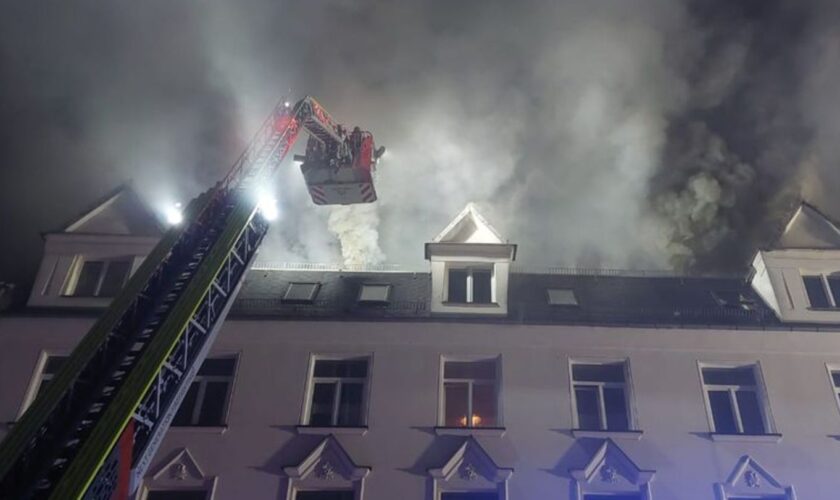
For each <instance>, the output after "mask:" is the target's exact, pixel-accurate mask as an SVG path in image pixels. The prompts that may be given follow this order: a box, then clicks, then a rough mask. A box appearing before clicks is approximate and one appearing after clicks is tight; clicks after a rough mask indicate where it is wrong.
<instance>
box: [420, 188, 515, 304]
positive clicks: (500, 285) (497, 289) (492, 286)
mask: <svg viewBox="0 0 840 500" xmlns="http://www.w3.org/2000/svg"><path fill="white" fill-rule="evenodd" d="M515 257H516V245H513V244H510V243H507V242H505V241H504V240H502V237H501V236H500V235H499V233H498V232H497V231H496V230H495V229H494V228H493V226H491V225H490V223H489V222H487V220H486V219H485V218H484V217H482V216H481V214H480V213H479V212H478V210H477V209H476V207H475V205H473V204H472V203H470V204H468V205H467V206H466V207H465V208H464V210H462V211H461V213H460V214H458V216H457V217H455V219H454V220H453V221H452V222H451V223H450V224H449V225H448V226H446V228H445V229H444V230H443V231H441V233H440V234H438V235H437V236H436V237H435V239H434V240H433V241H432V242H431V243H426V259H427V260H429V261H430V263H431V272H432V300H431V311H432V313H439V314H447V313H448V314H475V315H505V314H507V312H508V276H509V274H510V264H511V262H512V261H513V260H514V259H515Z"/></svg>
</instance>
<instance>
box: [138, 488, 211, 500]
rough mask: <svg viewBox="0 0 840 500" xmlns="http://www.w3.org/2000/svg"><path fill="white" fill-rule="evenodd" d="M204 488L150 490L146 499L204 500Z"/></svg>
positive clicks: (205, 494) (205, 497)
mask: <svg viewBox="0 0 840 500" xmlns="http://www.w3.org/2000/svg"><path fill="white" fill-rule="evenodd" d="M206 499H207V491H206V490H203V489H201V490H151V491H149V492H148V493H147V494H146V500H206Z"/></svg>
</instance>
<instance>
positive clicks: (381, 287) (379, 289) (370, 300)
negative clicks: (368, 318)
mask: <svg viewBox="0 0 840 500" xmlns="http://www.w3.org/2000/svg"><path fill="white" fill-rule="evenodd" d="M390 295H391V285H389V284H374V283H365V284H363V285H362V288H361V290H360V291H359V302H362V303H366V304H384V303H387V302H388V298H389V297H390Z"/></svg>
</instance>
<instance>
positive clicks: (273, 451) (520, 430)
mask: <svg viewBox="0 0 840 500" xmlns="http://www.w3.org/2000/svg"><path fill="white" fill-rule="evenodd" d="M91 323H92V320H91V319H61V318H23V317H0V421H2V422H7V421H11V420H14V419H15V418H16V417H17V412H18V409H19V406H20V404H21V401H22V400H23V397H24V393H25V391H26V387H27V386H28V384H29V380H30V377H31V376H32V374H33V370H34V367H35V364H36V363H37V360H38V358H39V355H40V353H41V352H42V351H43V350H47V351H53V352H66V351H68V350H69V349H70V348H71V347H72V346H73V345H74V344H75V343H76V342H77V341H78V339H79V338H80V336H81V335H82V334H83V332H84V331H85V329H86V328H87V327H88V326H89V325H90V324H91ZM214 352H215V353H225V354H227V353H238V354H239V355H240V362H239V369H238V373H237V375H236V381H235V387H234V389H233V396H232V398H233V399H232V404H231V409H230V412H229V415H228V423H229V428H228V429H227V430H226V432H224V433H220V432H218V431H213V432H208V431H207V430H202V429H175V430H172V431H171V432H170V433H169V435H168V436H167V438H166V440H165V442H164V445H163V447H162V449H161V450H160V452H159V454H158V457H157V458H156V462H155V464H153V466H152V469H153V470H154V469H155V468H156V467H158V466H159V464H161V463H163V462H165V461H166V460H167V459H168V458H170V457H171V456H172V455H173V454H174V453H175V451H176V450H178V449H180V448H181V447H185V446H186V447H188V448H189V450H190V452H191V453H192V454H193V456H194V457H195V459H196V461H197V462H198V464H199V465H200V467H201V468H202V469H203V471H204V472H205V474H206V475H208V476H218V482H217V487H216V495H215V498H216V499H241V498H248V499H282V498H283V495H284V492H285V488H284V484H283V480H282V474H281V470H282V467H283V466H286V465H293V464H296V461H297V460H299V459H300V458H302V457H303V456H305V455H306V454H307V453H308V452H309V451H310V450H311V449H312V448H313V447H314V446H315V445H316V444H317V442H318V441H319V440H320V438H321V437H320V436H300V435H298V434H297V433H296V430H295V426H296V424H298V423H299V421H300V415H301V409H302V406H303V404H304V402H303V397H304V389H305V383H306V380H305V378H306V373H307V366H308V363H309V357H310V355H312V354H316V353H345V352H346V353H372V354H373V364H372V370H371V400H370V408H369V426H370V430H369V432H368V433H367V435H365V436H352V435H351V436H347V435H340V436H338V439H339V441H340V442H341V443H342V444H343V446H344V447H345V448H346V449H347V451H348V452H349V453H350V454H351V455H352V457H353V458H354V459H355V460H356V461H357V463H358V464H359V465H366V466H371V467H372V472H371V473H370V475H369V476H368V478H367V480H366V484H365V488H366V494H365V498H366V499H368V500H394V499H400V500H428V494H429V491H430V484H429V482H428V479H427V477H426V471H427V469H429V468H435V467H439V466H441V465H442V464H443V462H444V461H445V460H446V459H447V458H449V454H450V453H452V452H453V451H454V449H455V448H456V447H457V446H456V445H457V444H460V440H461V439H462V438H451V437H440V436H436V435H435V432H434V427H435V424H436V417H437V401H438V383H439V381H438V376H439V363H440V358H441V356H442V355H501V358H502V384H501V390H502V411H503V419H504V425H505V426H506V428H507V432H506V433H505V435H504V436H503V437H501V438H499V437H492V436H482V437H479V438H478V440H479V442H480V443H481V444H482V445H483V446H484V447H485V449H486V450H487V451H488V452H489V453H490V454H491V455H492V456H493V458H494V459H495V460H496V461H497V462H498V464H499V465H500V466H503V467H513V468H514V470H515V472H514V474H513V477H512V478H511V481H510V498H512V499H520V500H526V499H527V500H532V499H533V500H543V499H566V498H569V493H570V481H569V478H568V470H569V469H570V468H571V469H579V468H581V467H582V466H583V465H585V463H586V462H587V461H588V459H589V456H590V455H589V454H590V453H592V452H594V450H595V448H597V444H599V443H598V442H597V441H592V440H575V439H574V438H573V437H572V436H571V435H570V433H569V429H570V427H572V414H571V404H570V391H569V370H568V367H567V364H568V360H569V358H579V357H586V358H627V359H629V361H630V370H631V373H632V379H633V384H634V386H633V391H634V398H635V401H634V403H635V408H636V413H637V420H638V423H639V427H640V429H641V430H643V431H644V435H643V437H642V438H641V439H640V440H638V441H633V440H617V443H618V445H619V446H620V447H621V448H622V449H623V450H624V451H625V452H626V453H627V454H628V455H629V457H630V458H631V459H632V460H634V461H635V463H636V465H638V466H639V467H640V468H643V469H653V470H655V471H656V475H655V479H654V481H653V498H654V499H657V500H658V499H679V500H701V499H703V500H708V499H710V498H714V490H713V485H714V483H716V482H720V481H724V480H725V479H726V478H727V476H728V475H729V474H730V472H731V471H732V469H733V468H734V467H735V465H736V463H737V462H738V459H739V458H740V457H741V456H743V455H745V454H750V455H751V456H752V457H753V458H754V459H756V460H757V461H758V462H759V463H760V464H761V465H762V466H764V467H765V468H766V469H767V470H768V471H770V472H771V473H772V474H774V475H775V476H776V477H777V478H778V479H779V480H780V481H782V482H786V483H790V484H793V485H794V486H795V488H796V491H797V494H798V498H800V499H805V500H811V499H814V500H819V499H833V498H837V496H836V492H837V491H838V490H840V476H838V474H837V473H836V469H837V464H838V463H840V441H838V440H837V439H836V438H835V436H838V435H840V410H838V405H837V402H836V399H835V396H834V393H833V391H832V387H831V384H830V382H829V378H828V374H827V371H826V364H827V363H837V364H840V333H826V332H822V333H818V332H779V331H746V330H741V331H716V330H699V329H697V330H693V329H635V328H606V327H570V326H526V325H500V324H492V323H480V324H479V323H476V324H454V323H446V322H436V323H399V322H375V323H362V322H276V321H241V320H232V321H229V322H228V323H227V324H226V325H225V327H224V329H223V331H222V333H221V335H220V338H219V340H218V342H217V344H216V346H215V347H214ZM698 361H705V362H719V363H750V362H756V361H758V362H760V364H761V369H762V373H763V377H764V380H765V381H766V384H767V393H768V397H769V400H770V405H771V409H772V415H773V420H774V424H775V428H776V430H777V431H778V432H780V433H782V435H783V439H782V441H781V442H780V443H755V442H713V441H711V440H709V438H708V436H707V433H708V432H709V423H708V421H707V417H706V411H705V409H704V403H703V397H702V394H701V384H700V378H699V373H698V368H697V363H698ZM453 443H454V444H453Z"/></svg>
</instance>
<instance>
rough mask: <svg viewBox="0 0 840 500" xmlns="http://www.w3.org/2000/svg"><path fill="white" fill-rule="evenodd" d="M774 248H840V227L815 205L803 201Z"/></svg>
mask: <svg viewBox="0 0 840 500" xmlns="http://www.w3.org/2000/svg"><path fill="white" fill-rule="evenodd" d="M774 248H780V249H786V248H818V249H835V248H840V229H838V227H837V224H835V223H834V221H833V220H831V218H829V217H828V216H827V215H825V214H824V213H822V212H820V211H819V210H818V209H817V208H816V207H815V206H813V205H811V204H809V203H806V202H802V203H800V204H799V206H798V207H797V209H796V211H795V212H794V213H793V215H792V216H791V218H790V220H789V221H788V223H787V225H786V226H785V228H784V231H783V232H782V234H781V235H780V236H779V238H778V240H777V241H776V244H775V245H774Z"/></svg>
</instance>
